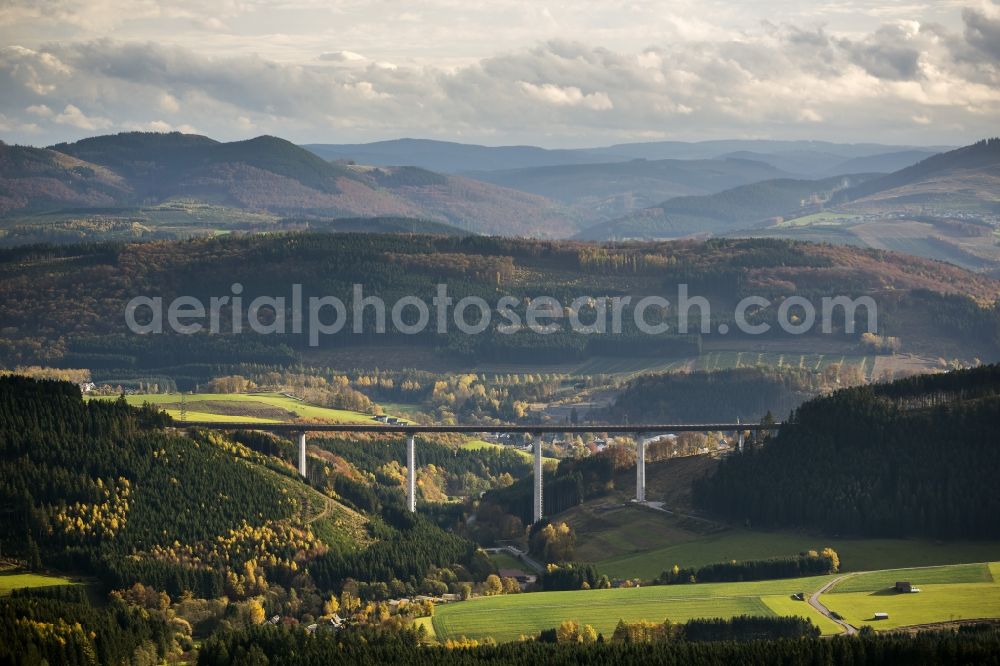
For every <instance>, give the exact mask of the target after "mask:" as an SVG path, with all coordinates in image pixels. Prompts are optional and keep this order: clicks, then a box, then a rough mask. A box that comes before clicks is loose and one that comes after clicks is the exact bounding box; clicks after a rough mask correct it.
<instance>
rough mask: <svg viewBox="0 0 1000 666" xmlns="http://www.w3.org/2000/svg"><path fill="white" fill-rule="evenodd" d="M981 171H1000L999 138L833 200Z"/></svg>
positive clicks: (925, 162)
mask: <svg viewBox="0 0 1000 666" xmlns="http://www.w3.org/2000/svg"><path fill="white" fill-rule="evenodd" d="M978 169H1000V138H992V139H984V140H982V141H978V142H976V143H974V144H972V145H969V146H964V147H962V148H958V149H956V150H952V151H949V152H947V153H940V154H938V155H933V156H931V157H928V158H927V159H924V160H921V161H920V162H918V163H917V164H914V165H912V166H908V167H906V168H904V169H900V170H899V171H896V172H894V173H891V174H889V175H887V176H882V177H880V178H874V179H872V180H870V181H868V182H866V183H863V184H861V185H858V186H856V187H852V188H849V189H846V190H844V191H842V192H839V193H838V194H837V195H836V196H835V197H834V198H833V201H832V203H843V202H848V201H855V200H858V199H861V198H863V197H868V196H872V195H874V194H877V193H880V192H886V191H888V190H892V189H895V188H899V187H903V186H905V185H912V184H914V183H917V182H919V181H921V180H924V179H926V178H928V177H931V176H935V175H939V174H942V173H946V172H954V171H958V170H978ZM998 175H1000V174H998ZM998 198H1000V193H998Z"/></svg>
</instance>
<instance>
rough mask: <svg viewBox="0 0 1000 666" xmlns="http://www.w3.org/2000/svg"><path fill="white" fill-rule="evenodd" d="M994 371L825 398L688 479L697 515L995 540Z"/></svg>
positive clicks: (838, 530)
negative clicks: (708, 472)
mask: <svg viewBox="0 0 1000 666" xmlns="http://www.w3.org/2000/svg"><path fill="white" fill-rule="evenodd" d="M998 424H1000V365H989V366H982V367H978V368H974V369H971V370H961V371H956V372H952V373H948V374H942V375H921V376H916V377H911V378H908V379H903V380H899V381H896V382H893V383H890V384H882V385H869V386H863V387H856V388H850V389H843V390H841V391H837V392H836V393H834V394H833V395H831V396H829V397H824V398H818V399H815V400H812V401H810V402H807V403H805V404H803V405H802V406H801V407H800V408H799V409H798V410H796V411H795V412H794V413H793V415H792V417H791V418H790V419H789V421H788V423H787V424H786V425H785V426H784V427H783V428H782V429H781V431H780V433H779V434H778V435H777V436H776V437H775V438H774V439H773V440H771V441H768V442H766V443H764V444H763V445H762V446H758V447H751V448H748V450H747V451H746V452H745V453H743V454H742V455H738V454H734V455H732V456H731V457H729V458H728V459H726V460H725V461H724V462H723V463H722V464H720V465H719V467H718V469H717V471H716V472H715V474H714V475H713V476H711V477H709V478H706V479H704V480H702V481H701V482H699V483H698V484H697V486H696V488H695V499H696V502H697V503H699V504H700V505H701V506H702V507H704V508H706V509H709V510H711V511H713V512H715V513H717V514H720V515H722V516H725V517H727V518H729V519H732V520H734V521H740V522H742V521H744V520H748V521H750V523H752V524H753V525H755V526H760V527H764V526H767V527H803V528H812V529H821V530H824V531H827V532H829V533H833V534H858V533H860V534H863V535H866V536H916V535H922V536H931V537H938V538H996V537H997V536H1000V520H998V518H997V517H998V516H1000V496H998V495H997V493H996V471H997V469H1000V448H998V447H997V425H998Z"/></svg>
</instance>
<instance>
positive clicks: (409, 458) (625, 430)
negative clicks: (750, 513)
mask: <svg viewBox="0 0 1000 666" xmlns="http://www.w3.org/2000/svg"><path fill="white" fill-rule="evenodd" d="M177 426H178V427H186V428H203V429H206V430H262V431H266V432H273V433H280V434H284V435H291V436H297V437H298V444H299V474H301V475H302V476H305V475H306V433H307V432H337V433H360V432H363V433H386V434H402V435H406V475H407V476H406V506H407V508H409V510H410V511H416V510H417V464H416V450H417V447H416V440H415V437H416V435H418V434H425V433H435V432H444V433H465V434H473V433H483V432H492V433H524V434H530V435H541V434H545V433H609V434H632V435H635V440H636V467H635V476H636V478H635V499H636V501H637V502H645V501H646V437H647V436H648V435H651V434H655V433H678V432H735V433H737V436H738V442H739V448H740V449H741V450H742V448H743V433H744V432H745V431H753V432H757V431H762V430H777V429H778V428H780V427H781V424H780V423H775V424H769V425H763V424H753V423H740V422H739V421H737V422H736V423H687V424H669V423H667V424H664V423H649V424H636V425H629V424H625V425H589V424H588V425H492V426H483V425H453V426H443V425H419V424H383V423H378V424H374V423H372V424H368V423H246V422H240V421H185V422H183V423H178V424H177ZM534 454H535V460H534V463H535V464H534V483H533V484H532V486H533V488H534V497H533V499H534V502H533V504H532V507H533V510H532V517H533V520H534V522H536V523H537V522H538V521H539V520H541V519H542V516H543V511H542V509H543V507H542V494H543V493H542V489H543V483H542V482H543V479H542V440H541V438H538V437H536V438H535V439H534Z"/></svg>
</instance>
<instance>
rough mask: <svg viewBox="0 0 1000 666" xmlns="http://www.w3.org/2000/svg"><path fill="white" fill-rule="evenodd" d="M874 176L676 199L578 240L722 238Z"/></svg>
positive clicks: (779, 183)
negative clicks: (719, 236)
mask: <svg viewBox="0 0 1000 666" xmlns="http://www.w3.org/2000/svg"><path fill="white" fill-rule="evenodd" d="M873 177H875V175H874V174H854V175H847V176H835V177H833V178H825V179H823V180H795V179H789V178H784V179H777V180H767V181H763V182H759V183H753V184H751V185H743V186H741V187H735V188H732V189H729V190H726V191H724V192H720V193H718V194H710V195H703V196H693V197H677V198H674V199H668V200H667V201H664V202H663V203H661V204H659V205H657V206H653V207H651V208H646V209H644V210H640V211H636V212H634V213H632V214H631V215H627V216H625V217H621V218H619V219H617V220H611V221H609V222H604V223H602V224H598V225H595V226H593V227H590V228H588V229H584V230H583V231H581V232H580V233H578V234H577V235H576V238H578V239H580V240H607V239H626V238H627V239H658V238H679V237H683V236H694V235H699V234H702V235H707V234H713V233H725V232H727V231H732V230H733V229H738V228H747V227H749V226H752V225H754V224H759V223H762V222H764V221H765V220H767V219H769V218H775V217H779V216H782V215H784V214H786V213H789V212H792V211H801V210H802V209H803V208H807V207H810V206H816V207H818V206H819V205H820V204H821V203H822V202H824V201H826V200H828V199H829V198H830V196H831V195H832V193H834V192H836V191H838V190H841V189H845V188H847V187H850V186H851V185H853V184H856V183H861V182H864V181H865V180H868V179H870V178H873Z"/></svg>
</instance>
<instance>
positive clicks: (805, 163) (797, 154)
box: [724, 150, 935, 178]
mask: <svg viewBox="0 0 1000 666" xmlns="http://www.w3.org/2000/svg"><path fill="white" fill-rule="evenodd" d="M848 152H850V151H848ZM934 154H935V153H934V151H930V150H902V151H894V152H888V153H875V154H871V155H862V156H860V157H852V158H850V159H846V158H845V157H844V155H843V154H842V153H836V152H823V151H819V150H787V151H777V152H773V153H763V152H755V151H749V150H741V151H736V152H734V153H728V154H727V155H725V156H724V157H730V158H735V159H746V160H756V161H759V162H764V163H765V164H770V165H771V166H773V167H774V168H776V169H780V170H782V171H785V172H787V173H790V174H796V175H798V176H799V177H803V176H807V177H810V178H827V177H830V176H837V175H840V174H844V173H889V172H892V171H897V170H899V169H902V168H904V167H908V166H910V165H912V164H916V163H917V162H919V161H920V160H923V159H926V158H927V157H930V156H931V155H934Z"/></svg>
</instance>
